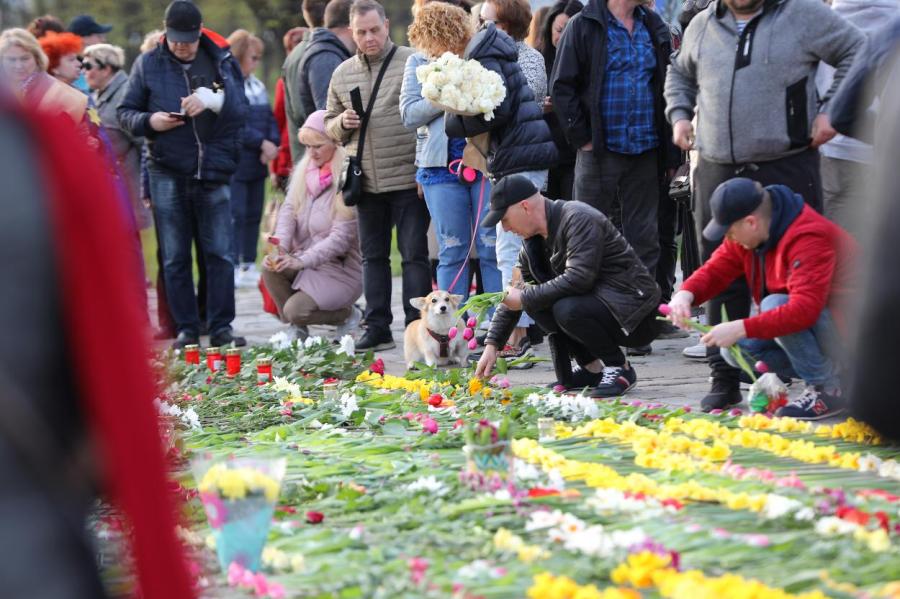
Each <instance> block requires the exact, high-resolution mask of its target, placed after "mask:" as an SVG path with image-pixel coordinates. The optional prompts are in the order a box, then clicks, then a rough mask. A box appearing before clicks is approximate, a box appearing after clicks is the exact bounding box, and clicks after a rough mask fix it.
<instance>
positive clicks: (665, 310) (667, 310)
mask: <svg viewBox="0 0 900 599" xmlns="http://www.w3.org/2000/svg"><path fill="white" fill-rule="evenodd" d="M658 310H659V313H660V314H662V315H663V316H668V315H669V314H671V313H672V308H671V307H670V306H669V304H660V305H659V308H658Z"/></svg>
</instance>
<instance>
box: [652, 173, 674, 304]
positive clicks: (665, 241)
mask: <svg viewBox="0 0 900 599" xmlns="http://www.w3.org/2000/svg"><path fill="white" fill-rule="evenodd" d="M659 194H660V195H659V215H658V220H657V230H658V231H659V262H657V263H656V284H657V285H659V289H660V291H661V292H662V297H661V298H660V301H661V302H662V303H668V302H669V300H670V299H672V291H673V290H674V289H675V270H676V266H677V264H678V242H677V241H676V237H677V236H678V233H679V227H678V205H677V204H676V203H675V202H674V201H673V200H672V198H670V197H669V190H668V185H666V186H663V187H661V188H660V191H659Z"/></svg>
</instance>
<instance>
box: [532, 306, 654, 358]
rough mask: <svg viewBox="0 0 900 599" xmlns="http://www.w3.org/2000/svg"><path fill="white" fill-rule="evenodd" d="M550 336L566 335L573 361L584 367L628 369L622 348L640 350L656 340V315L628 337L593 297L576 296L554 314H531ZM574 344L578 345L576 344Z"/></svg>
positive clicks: (642, 323)
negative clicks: (599, 363) (599, 365)
mask: <svg viewBox="0 0 900 599" xmlns="http://www.w3.org/2000/svg"><path fill="white" fill-rule="evenodd" d="M531 316H532V318H534V320H535V322H537V323H538V325H540V327H541V328H542V329H544V330H545V331H546V332H547V333H562V334H564V335H565V336H566V337H567V338H568V340H569V344H568V345H569V346H570V348H571V349H572V353H573V354H574V356H573V357H576V358H578V363H579V364H581V365H582V366H583V365H584V364H585V363H587V362H588V361H590V360H587V358H588V357H590V358H592V359H597V358H599V359H601V360H603V363H604V364H605V365H606V366H624V365H625V354H624V353H622V346H625V347H639V346H641V345H646V344H648V343H650V342H651V341H653V340H654V339H655V338H656V334H657V332H658V330H657V329H658V326H657V320H656V314H654V313H653V312H652V311H651V313H650V314H648V315H647V316H646V318H644V320H642V321H641V323H640V324H639V325H638V327H637V328H636V329H635V330H633V331H632V332H631V333H630V334H627V335H626V334H625V332H624V331H623V330H622V327H621V325H619V321H617V320H616V318H615V316H613V314H612V312H610V311H609V308H607V307H606V304H604V303H603V302H602V301H600V300H599V299H597V298H596V297H594V296H593V295H576V296H572V297H564V298H562V299H561V300H558V301H557V302H556V303H555V304H553V307H552V308H551V309H550V310H545V311H542V312H536V313H534V314H531ZM572 342H574V343H572Z"/></svg>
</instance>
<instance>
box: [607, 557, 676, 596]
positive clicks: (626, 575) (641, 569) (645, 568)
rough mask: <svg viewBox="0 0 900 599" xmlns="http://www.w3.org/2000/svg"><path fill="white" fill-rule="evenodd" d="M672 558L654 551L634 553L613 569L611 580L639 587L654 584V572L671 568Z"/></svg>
mask: <svg viewBox="0 0 900 599" xmlns="http://www.w3.org/2000/svg"><path fill="white" fill-rule="evenodd" d="M671 563H672V558H671V557H669V556H668V555H658V554H656V553H653V552H652V551H642V552H640V553H632V554H631V555H629V556H628V558H627V559H626V561H625V562H624V563H622V564H619V566H618V567H617V568H616V569H615V570H613V571H612V575H611V576H610V580H612V581H613V582H614V583H616V584H628V585H631V586H633V587H636V588H639V589H646V588H649V587H651V586H653V574H654V573H655V572H656V571H658V570H665V569H667V568H669V566H670V564H671Z"/></svg>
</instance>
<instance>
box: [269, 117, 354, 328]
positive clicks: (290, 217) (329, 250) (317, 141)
mask: <svg viewBox="0 0 900 599" xmlns="http://www.w3.org/2000/svg"><path fill="white" fill-rule="evenodd" d="M298 135H299V138H300V143H302V144H303V145H304V146H306V153H305V154H304V156H303V159H302V160H301V161H300V164H298V165H297V168H295V169H294V171H293V174H292V175H291V182H290V186H289V187H288V192H287V198H286V199H285V201H284V204H282V206H281V208H280V209H279V212H278V221H277V223H276V225H275V236H276V237H277V238H278V241H279V248H282V249H281V251H280V252H279V254H278V255H277V257H273V256H271V255H270V256H266V259H265V260H264V261H263V275H262V276H263V281H264V282H265V285H266V288H267V289H268V290H269V293H270V294H271V296H272V299H273V300H275V304H276V305H277V306H278V313H279V316H280V317H281V320H282V321H283V322H286V323H289V324H291V325H292V331H291V334H292V336H294V337H295V338H301V339H303V338H305V337H306V336H307V335H308V334H309V331H308V330H307V325H310V324H325V325H337V326H338V330H337V335H336V337H340V336H342V335H344V334H347V333H349V332H350V331H352V330H353V329H354V328H355V327H356V326H357V325H358V324H359V321H360V318H361V317H362V313H361V312H360V310H359V308H357V307H356V306H355V305H354V302H355V301H356V300H357V299H358V298H359V296H360V294H361V293H362V258H361V256H360V252H359V240H358V237H357V224H356V211H355V210H353V209H352V208H349V207H347V206H346V205H345V204H344V201H343V198H342V196H341V186H342V181H341V180H340V179H341V171H342V168H341V167H342V165H343V162H344V156H345V152H344V149H343V148H342V147H340V146H338V145H337V144H335V143H334V142H333V141H332V140H331V139H330V138H329V137H328V136H327V135H326V134H325V111H324V110H318V111H316V112H314V113H313V114H311V115H310V116H309V118H307V119H306V122H305V123H304V124H303V127H301V128H300V132H299V134H298Z"/></svg>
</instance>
